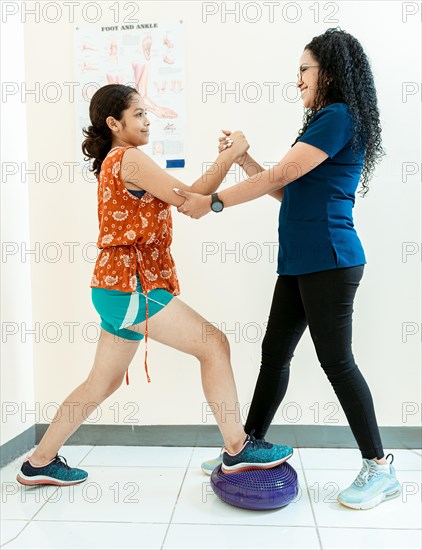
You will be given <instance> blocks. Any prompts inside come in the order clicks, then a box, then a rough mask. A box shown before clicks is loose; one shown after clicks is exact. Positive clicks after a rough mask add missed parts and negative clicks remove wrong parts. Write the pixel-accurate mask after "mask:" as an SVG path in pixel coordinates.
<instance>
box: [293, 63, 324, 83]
mask: <svg viewBox="0 0 422 550" xmlns="http://www.w3.org/2000/svg"><path fill="white" fill-rule="evenodd" d="M312 67H319V65H302V67H299V72H298V73H297V74H296V76H297V79H298V80H299V79H301V78H302V73H303V72H304V71H306V69H311V68H312ZM299 75H300V76H299Z"/></svg>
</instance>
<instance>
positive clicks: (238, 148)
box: [121, 132, 249, 206]
mask: <svg viewBox="0 0 422 550" xmlns="http://www.w3.org/2000/svg"><path fill="white" fill-rule="evenodd" d="M233 139H234V143H233V145H232V146H231V147H230V149H227V150H225V151H223V152H221V153H220V154H219V155H218V157H217V159H216V161H215V163H214V164H213V165H212V166H211V167H210V168H209V169H208V170H207V172H205V174H203V175H202V176H201V177H200V178H199V179H198V180H196V181H195V182H194V183H193V184H192V185H191V186H190V185H186V184H184V183H183V182H181V181H180V180H178V179H177V178H175V177H173V176H171V175H170V174H168V173H167V172H166V171H165V170H163V169H162V168H160V166H158V164H156V163H155V162H154V161H153V160H152V159H151V158H150V157H149V156H148V155H146V154H145V153H144V152H143V151H141V150H140V149H137V148H134V147H133V148H130V149H127V150H126V151H125V152H124V153H123V157H122V161H121V164H122V168H121V177H122V180H123V182H126V183H129V182H130V183H131V184H133V185H136V186H138V187H139V188H140V189H143V190H145V191H148V192H149V193H151V195H154V197H157V198H158V199H161V200H162V201H164V202H167V203H168V204H172V205H173V206H180V205H181V204H183V202H184V199H181V197H180V196H179V195H177V194H176V193H175V192H174V191H173V189H174V188H175V187H177V188H179V189H184V190H185V191H191V192H194V193H199V194H204V193H205V194H207V195H210V194H211V193H213V192H214V191H215V190H216V189H217V188H218V186H219V185H220V183H221V182H222V180H223V179H224V177H225V176H226V174H227V172H228V170H229V169H230V167H231V165H232V164H233V162H234V159H235V158H237V157H238V156H239V155H241V154H243V153H244V152H245V151H246V150H247V148H248V147H249V144H248V142H247V141H246V139H245V137H244V136H243V134H242V133H241V132H235V133H234V134H233Z"/></svg>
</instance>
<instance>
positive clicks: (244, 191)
mask: <svg viewBox="0 0 422 550" xmlns="http://www.w3.org/2000/svg"><path fill="white" fill-rule="evenodd" d="M326 158H328V155H327V153H325V152H324V151H322V150H321V149H318V148H317V147H314V146H313V145H309V144H308V143H304V142H301V141H298V142H297V143H296V144H295V145H294V146H293V147H292V148H291V149H290V150H289V151H288V153H287V154H286V155H285V156H284V157H283V158H282V159H281V161H280V162H279V163H278V164H277V165H276V166H273V167H272V168H270V169H269V170H264V171H263V172H261V173H260V174H258V175H255V176H254V177H252V178H248V179H246V180H244V181H242V182H240V183H238V184H237V185H233V186H232V187H229V188H228V189H224V190H223V191H221V192H220V193H219V194H218V196H219V198H220V200H221V201H222V202H223V204H224V207H225V208H227V207H230V206H236V205H238V204H242V203H244V202H249V201H252V200H254V199H257V198H259V197H262V196H263V195H266V194H269V193H274V192H275V191H277V190H278V189H282V188H283V187H285V186H286V185H288V184H289V183H291V182H292V181H294V180H296V179H298V178H300V177H302V176H304V175H305V174H307V173H308V172H310V171H311V170H313V169H314V168H316V166H318V165H319V164H321V162H323V161H324V160H325V159H326ZM178 194H179V195H180V196H182V197H184V198H186V202H185V203H184V204H183V206H180V207H179V208H178V211H179V212H183V213H184V214H186V215H188V216H190V217H191V218H201V217H202V216H204V215H205V214H208V212H210V211H211V197H209V196H208V197H204V196H202V195H194V194H190V193H187V192H186V191H184V190H181V191H180V192H179V193H178Z"/></svg>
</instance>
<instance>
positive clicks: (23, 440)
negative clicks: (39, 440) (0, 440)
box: [0, 424, 36, 468]
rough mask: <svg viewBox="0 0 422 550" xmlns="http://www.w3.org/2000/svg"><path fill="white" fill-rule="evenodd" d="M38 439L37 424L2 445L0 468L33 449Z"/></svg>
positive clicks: (0, 447)
mask: <svg viewBox="0 0 422 550" xmlns="http://www.w3.org/2000/svg"><path fill="white" fill-rule="evenodd" d="M35 441H36V426H35V424H34V425H33V426H31V427H30V428H28V429H27V430H25V431H24V432H22V433H21V434H19V435H17V436H16V437H14V438H13V439H11V440H10V441H8V442H7V443H4V444H3V445H1V446H0V468H2V467H3V466H5V465H6V464H9V462H12V460H14V459H15V458H17V457H18V456H21V455H23V453H26V452H27V451H29V449H32V447H33V446H34V445H35Z"/></svg>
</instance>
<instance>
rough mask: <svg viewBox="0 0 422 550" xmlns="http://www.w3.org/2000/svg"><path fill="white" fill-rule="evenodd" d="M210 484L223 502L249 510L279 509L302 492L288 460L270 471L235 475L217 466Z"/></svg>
mask: <svg viewBox="0 0 422 550" xmlns="http://www.w3.org/2000/svg"><path fill="white" fill-rule="evenodd" d="M211 486H212V488H213V490H214V493H215V494H216V495H217V496H218V497H219V498H220V499H221V500H222V501H223V502H226V503H227V504H231V505H232V506H237V507H239V508H247V509H248V510H273V509H274V508H280V507H281V506H285V505H286V504H289V502H291V501H292V500H293V499H294V498H295V497H296V496H297V494H298V491H299V487H298V483H297V473H296V470H295V469H294V468H292V466H290V464H288V463H287V462H283V463H282V464H280V465H279V466H276V467H275V468H269V469H267V470H246V471H245V472H239V473H236V474H225V473H223V472H222V470H221V466H218V467H217V468H215V470H214V471H213V472H212V474H211Z"/></svg>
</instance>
